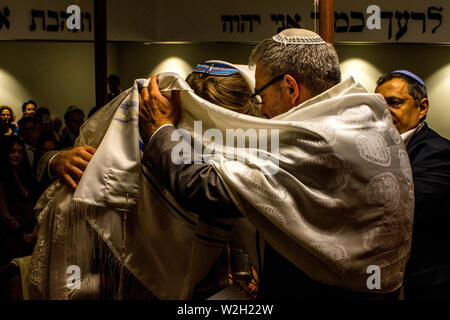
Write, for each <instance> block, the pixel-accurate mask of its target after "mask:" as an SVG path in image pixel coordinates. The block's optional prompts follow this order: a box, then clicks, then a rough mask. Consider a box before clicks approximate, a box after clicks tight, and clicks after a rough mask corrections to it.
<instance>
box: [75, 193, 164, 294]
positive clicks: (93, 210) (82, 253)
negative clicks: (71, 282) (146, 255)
mask: <svg viewBox="0 0 450 320" xmlns="http://www.w3.org/2000/svg"><path fill="white" fill-rule="evenodd" d="M104 210H105V209H104V208H103V207H96V206H92V205H88V204H86V203H83V202H78V201H72V204H71V210H70V212H71V214H70V219H69V224H68V242H69V243H68V247H69V251H68V256H67V264H68V266H69V265H77V266H79V267H80V271H81V279H82V281H81V288H80V289H79V290H72V291H71V292H69V294H68V299H73V300H77V299H82V300H89V299H95V300H97V299H101V300H118V299H119V298H122V299H123V300H148V299H156V298H155V296H154V295H153V294H152V293H151V292H150V291H149V290H148V289H147V288H146V287H145V286H144V285H143V284H142V283H141V282H140V281H139V280H137V279H136V277H135V276H134V275H133V274H132V273H131V272H130V271H129V270H128V269H127V268H126V267H125V268H121V267H122V263H121V256H120V252H119V251H118V250H120V248H116V247H115V246H114V244H113V243H112V242H111V241H110V239H108V238H107V237H105V236H104V235H102V232H101V230H95V229H93V228H92V226H91V224H89V221H90V220H91V219H93V218H94V217H96V216H98V215H101V214H103V213H104ZM117 214H120V213H119V212H118V213H117ZM122 240H123V239H122ZM121 270H122V272H123V274H122V292H119V288H120V286H121V285H120V272H121ZM83 281H84V282H83ZM86 288H87V289H88V290H86Z"/></svg>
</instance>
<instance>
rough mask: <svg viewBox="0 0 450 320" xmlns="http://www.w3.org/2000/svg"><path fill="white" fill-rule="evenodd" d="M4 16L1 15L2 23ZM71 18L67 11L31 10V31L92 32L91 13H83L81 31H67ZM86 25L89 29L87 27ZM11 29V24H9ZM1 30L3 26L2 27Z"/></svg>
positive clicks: (0, 20)
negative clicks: (67, 22) (68, 21)
mask: <svg viewBox="0 0 450 320" xmlns="http://www.w3.org/2000/svg"><path fill="white" fill-rule="evenodd" d="M2 17H3V15H0V23H2V22H3V20H2ZM69 17H70V14H68V13H67V12H66V11H62V10H60V11H54V10H36V9H32V10H31V24H30V26H29V30H30V31H37V30H39V31H45V32H61V31H65V30H66V31H70V32H78V31H81V32H85V31H87V32H92V21H91V14H90V13H89V12H82V13H81V28H80V30H77V29H74V30H67V26H66V21H67V19H68V18H69ZM85 23H86V24H87V27H85V26H86V25H85ZM8 27H9V24H8ZM0 29H1V25H0Z"/></svg>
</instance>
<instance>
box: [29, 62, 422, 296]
mask: <svg viewBox="0 0 450 320" xmlns="http://www.w3.org/2000/svg"><path fill="white" fill-rule="evenodd" d="M242 68H243V69H245V68H244V67H242ZM159 81H160V88H161V90H162V91H163V92H170V91H171V90H181V101H182V108H183V112H182V116H181V120H180V123H179V126H180V127H183V128H187V129H189V130H192V129H193V128H194V125H193V120H194V119H195V120H202V129H203V131H206V130H207V129H210V128H217V129H218V130H220V131H221V132H222V133H223V136H224V137H225V136H226V132H225V131H226V130H227V129H231V128H234V129H243V130H247V129H255V130H256V131H257V132H258V133H264V132H263V131H264V130H268V132H270V133H271V132H272V130H273V132H276V131H277V132H278V133H279V153H277V152H273V153H271V152H270V151H268V152H264V154H265V155H266V156H265V157H256V156H255V155H254V153H252V150H248V149H246V148H240V149H239V151H238V152H236V154H239V155H245V158H246V160H247V164H245V163H243V162H239V161H233V159H232V158H228V159H227V158H226V155H225V156H220V155H216V156H214V157H212V158H211V159H210V160H209V162H210V163H211V164H212V165H213V166H214V167H215V169H216V170H217V172H218V173H219V175H220V176H221V178H222V180H223V182H224V183H225V186H226V187H227V189H228V191H229V193H230V195H231V196H232V198H233V201H234V202H235V204H236V206H237V207H238V208H239V210H240V211H241V212H242V213H243V214H244V215H245V217H247V218H248V220H249V221H250V222H251V223H252V224H253V225H254V226H255V227H256V228H257V229H258V230H259V232H260V233H261V234H262V235H263V237H264V238H265V239H266V240H267V241H269V243H270V244H271V245H272V246H273V247H274V248H275V249H276V250H277V251H279V252H280V253H281V254H283V255H284V256H285V257H286V258H288V259H289V260H290V261H292V262H293V263H294V264H295V265H297V266H298V267H299V268H300V269H302V270H303V271H304V272H306V273H307V274H308V275H309V276H311V277H312V278H314V279H316V280H318V281H320V282H323V283H327V284H330V285H334V286H338V287H342V288H346V289H349V290H357V291H371V290H370V288H368V285H367V279H368V278H369V276H370V274H368V271H369V270H372V269H368V268H371V266H376V267H379V268H380V269H381V287H380V289H379V290H376V291H377V292H389V291H393V290H395V289H397V288H398V287H399V286H400V285H401V283H402V278H403V272H404V268H405V264H406V261H407V259H408V256H409V251H410V242H411V231H412V213H413V205H414V196H413V186H412V175H411V168H410V165H409V160H408V156H407V153H406V151H405V147H404V145H403V144H402V142H401V138H400V135H399V134H398V133H397V131H396V130H395V128H394V127H393V124H392V120H391V118H390V114H389V111H388V110H387V106H386V104H385V102H384V101H383V99H382V98H381V97H380V96H379V95H376V94H369V93H367V92H366V91H365V90H364V89H363V88H362V87H361V86H360V85H358V84H356V83H355V82H354V81H353V79H347V80H346V81H344V82H343V83H341V84H339V85H337V86H335V87H334V88H332V89H330V90H328V91H327V92H325V93H323V94H322V95H320V96H317V97H315V98H313V99H311V100H308V101H307V102H305V103H304V104H302V105H300V106H298V107H296V108H294V109H292V110H290V111H289V112H287V113H286V114H283V115H281V116H278V117H277V118H274V119H270V120H267V119H262V118H256V117H251V116H247V115H242V114H238V113H235V112H232V111H230V110H226V109H224V108H222V107H219V106H216V105H213V104H211V103H209V102H207V101H205V100H203V99H201V98H200V97H198V96H196V95H195V94H194V93H193V92H192V90H191V89H190V88H189V87H188V85H187V84H186V83H185V82H184V80H183V79H181V78H180V77H179V76H178V75H176V74H170V73H166V74H161V75H160V76H159ZM146 83H148V80H147V81H143V80H137V81H136V82H135V85H134V87H133V88H131V89H129V90H127V91H126V92H124V93H122V94H121V95H120V96H119V97H118V98H116V99H115V100H114V101H112V102H111V103H109V104H108V105H107V106H106V107H104V108H102V109H100V111H99V112H97V113H96V114H95V115H94V116H93V117H92V118H90V119H89V120H88V121H87V123H86V124H85V125H84V127H83V129H82V132H81V135H80V137H79V139H78V140H77V142H76V145H85V144H89V145H92V146H94V147H98V150H97V152H96V153H95V155H94V157H93V159H92V161H91V162H90V164H89V166H88V168H87V170H86V172H85V174H84V175H83V178H82V179H81V181H80V183H79V185H78V188H77V190H76V192H75V194H74V195H73V198H72V193H71V192H70V190H69V189H68V187H66V186H62V185H61V183H60V182H56V183H54V184H53V185H52V186H51V187H50V188H49V189H48V190H47V191H46V193H45V194H44V195H43V196H42V197H41V199H40V201H39V203H38V205H37V209H38V210H40V214H39V217H38V219H39V223H40V226H41V228H40V230H39V237H38V242H37V245H36V249H35V251H34V254H33V259H32V266H31V269H32V271H31V272H30V280H31V282H32V284H33V285H34V286H35V287H36V289H38V291H39V294H40V295H41V297H43V298H51V299H67V298H69V297H70V293H69V290H68V289H67V288H66V281H67V274H66V269H67V266H69V265H72V264H77V262H78V261H75V260H76V259H75V260H74V259H72V257H77V258H78V259H79V257H80V256H83V251H92V250H93V249H92V248H90V249H89V245H90V242H89V240H87V239H89V238H92V235H90V233H89V232H90V231H89V230H90V228H87V225H86V223H84V221H88V223H89V225H90V226H91V227H92V228H93V229H94V230H95V231H96V232H97V233H98V235H100V236H101V238H102V239H103V241H105V243H107V244H108V246H109V248H110V249H111V251H112V252H113V253H114V255H115V256H116V257H117V258H118V259H120V257H121V255H120V252H121V249H120V248H121V245H122V244H123V239H122V234H123V229H122V224H123V221H122V216H123V212H125V211H129V212H130V214H127V230H126V234H127V238H126V256H125V259H124V265H125V266H126V268H127V269H128V270H129V271H131V272H132V273H133V274H134V276H135V277H136V278H137V279H139V280H140V281H141V282H142V283H143V284H144V285H145V286H146V287H147V288H149V289H150V290H151V291H152V292H153V293H154V294H155V295H156V296H157V297H158V298H160V299H186V298H189V297H191V295H192V290H193V287H194V286H195V284H196V283H197V282H198V281H199V280H201V279H202V278H203V277H204V276H205V275H206V273H207V272H208V271H209V269H210V268H211V266H212V264H213V263H214V261H215V260H216V259H217V256H218V255H219V254H220V252H221V249H222V247H223V242H224V241H225V240H226V239H227V237H228V236H229V228H228V226H230V225H231V224H232V222H231V221H220V222H219V223H216V224H214V225H212V224H211V223H204V222H202V221H200V220H199V219H198V217H197V216H196V215H195V214H192V213H189V212H185V211H184V210H182V209H181V208H179V206H178V205H177V204H176V202H175V201H174V200H173V199H172V197H171V196H170V194H168V193H167V191H166V190H164V189H163V188H161V186H160V185H159V184H158V183H157V182H156V181H154V179H153V178H152V177H151V176H149V173H148V172H145V170H143V171H141V165H140V158H141V151H140V150H139V144H138V142H139V134H138V122H137V119H138V97H137V95H138V86H139V85H146ZM270 133H269V137H270ZM273 137H275V138H276V135H274V136H273ZM197 138H198V137H197ZM275 138H274V139H275ZM258 142H259V143H261V141H258ZM203 143H204V144H205V141H203ZM206 144H208V143H206ZM267 145H268V146H270V145H271V141H267ZM259 146H260V151H263V150H262V149H261V144H259ZM216 148H217V150H218V149H219V143H217V142H216ZM263 149H265V150H267V148H263ZM271 170H272V172H273V170H275V171H277V174H275V175H264V172H266V173H267V171H271ZM143 173H144V174H145V175H143ZM144 177H145V178H144ZM69 217H70V220H69ZM238 220H240V223H236V228H237V229H238V230H243V229H245V228H246V230H247V232H245V234H241V236H242V237H243V239H244V240H246V241H247V242H246V243H247V244H248V245H249V247H248V248H247V250H248V252H249V254H251V256H252V257H254V256H255V254H254V253H255V241H254V239H255V238H254V237H253V235H254V231H255V230H254V228H253V227H252V226H251V225H249V224H248V222H247V221H246V220H245V219H238ZM69 226H70V227H69ZM216 226H219V227H216ZM69 229H71V230H72V232H71V234H72V235H73V236H74V238H71V237H70V236H69V237H68V236H65V233H64V231H67V230H69ZM250 234H251V235H250ZM249 239H250V240H249ZM87 260H89V259H87ZM253 262H254V263H255V264H256V261H255V259H253ZM80 268H81V269H82V273H83V275H85V276H86V275H87V274H88V273H89V268H90V265H89V264H87V265H81V266H80ZM85 270H87V271H85ZM86 278H87V277H86ZM372 292H373V291H372ZM39 294H38V295H39Z"/></svg>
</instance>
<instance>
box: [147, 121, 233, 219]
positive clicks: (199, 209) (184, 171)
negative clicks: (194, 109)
mask: <svg viewBox="0 0 450 320" xmlns="http://www.w3.org/2000/svg"><path fill="white" fill-rule="evenodd" d="M174 130H175V127H172V126H166V127H164V128H161V129H160V130H158V131H157V132H156V133H155V134H154V135H153V136H152V138H151V139H150V142H149V143H148V144H147V146H146V148H145V151H144V156H143V159H142V163H143V165H144V166H145V167H146V168H147V169H149V170H150V171H151V172H152V173H153V174H154V175H155V176H156V177H157V178H158V179H159V180H160V181H161V183H162V184H163V185H164V187H165V188H166V189H167V190H168V191H169V192H170V193H171V194H172V195H173V197H174V198H175V199H176V200H177V202H178V203H179V204H180V205H181V206H182V207H183V208H184V209H186V210H189V211H192V212H195V213H197V214H199V215H200V216H205V217H206V216H207V217H211V218H233V217H241V216H242V215H241V213H240V212H239V211H238V210H237V208H236V207H235V205H234V204H233V201H232V200H231V198H230V197H229V195H228V193H227V191H226V190H225V187H224V185H223V183H222V181H221V179H220V177H219V175H218V174H217V172H216V171H215V170H214V168H213V167H212V166H211V165H209V164H206V163H200V164H195V163H193V161H191V162H190V163H189V164H185V163H181V164H175V163H174V162H173V161H172V150H173V148H174V147H175V146H176V145H178V144H179V143H186V144H187V146H186V147H187V148H190V149H191V155H192V157H191V159H192V160H193V157H194V156H193V155H194V150H193V149H192V147H191V145H189V144H188V143H187V142H186V141H183V142H178V141H171V135H172V133H173V131H174Z"/></svg>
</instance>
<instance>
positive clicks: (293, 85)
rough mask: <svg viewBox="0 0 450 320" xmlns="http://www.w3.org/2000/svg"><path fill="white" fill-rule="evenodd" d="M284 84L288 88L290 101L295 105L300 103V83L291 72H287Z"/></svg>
mask: <svg viewBox="0 0 450 320" xmlns="http://www.w3.org/2000/svg"><path fill="white" fill-rule="evenodd" d="M283 82H284V83H283V84H284V85H285V88H286V89H287V93H288V98H289V102H290V103H291V104H292V105H293V106H295V105H297V104H298V98H299V97H300V84H299V83H298V82H297V81H296V80H295V79H294V77H292V76H291V75H289V74H286V75H285V76H284V78H283Z"/></svg>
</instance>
